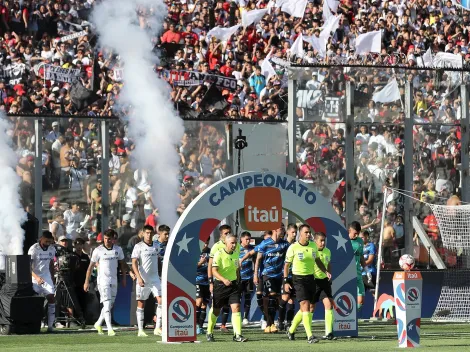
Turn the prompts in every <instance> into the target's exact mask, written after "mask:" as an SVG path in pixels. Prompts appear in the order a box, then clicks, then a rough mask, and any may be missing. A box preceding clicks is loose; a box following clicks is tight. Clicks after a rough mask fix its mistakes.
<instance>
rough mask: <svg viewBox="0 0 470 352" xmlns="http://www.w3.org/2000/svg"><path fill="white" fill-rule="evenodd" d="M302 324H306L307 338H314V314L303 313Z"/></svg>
mask: <svg viewBox="0 0 470 352" xmlns="http://www.w3.org/2000/svg"><path fill="white" fill-rule="evenodd" d="M302 323H303V324H304V328H305V333H306V334H307V338H309V337H310V336H312V313H310V312H302Z"/></svg>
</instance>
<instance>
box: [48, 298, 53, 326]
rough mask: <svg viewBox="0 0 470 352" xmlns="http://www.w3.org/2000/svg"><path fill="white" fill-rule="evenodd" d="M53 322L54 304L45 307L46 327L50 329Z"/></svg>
mask: <svg viewBox="0 0 470 352" xmlns="http://www.w3.org/2000/svg"><path fill="white" fill-rule="evenodd" d="M54 321H55V303H52V304H48V305H47V327H48V328H52V327H53V326H54Z"/></svg>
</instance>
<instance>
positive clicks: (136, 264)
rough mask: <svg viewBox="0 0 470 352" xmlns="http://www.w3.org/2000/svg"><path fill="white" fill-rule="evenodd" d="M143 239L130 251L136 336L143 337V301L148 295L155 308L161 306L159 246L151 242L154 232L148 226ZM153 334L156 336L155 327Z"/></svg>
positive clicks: (144, 229) (144, 230) (145, 228)
mask: <svg viewBox="0 0 470 352" xmlns="http://www.w3.org/2000/svg"><path fill="white" fill-rule="evenodd" d="M142 231H143V233H144V239H143V241H142V242H139V243H137V244H136V245H135V247H134V250H133V251H132V269H133V271H134V274H135V276H136V279H137V285H136V288H135V295H136V299H137V313H136V315H137V325H138V327H139V332H138V334H137V336H140V337H145V336H147V334H146V333H145V332H144V307H145V301H146V300H147V299H148V298H149V296H150V294H152V295H153V297H155V299H156V302H155V303H156V306H155V308H157V307H158V305H159V304H162V302H161V301H162V297H161V284H160V278H159V276H158V261H159V258H158V251H159V249H160V247H159V245H158V244H157V243H156V242H154V241H153V239H152V238H153V235H154V230H153V227H152V226H150V225H146V226H144V228H143V230H142ZM154 334H155V335H157V334H158V331H157V326H155V330H154Z"/></svg>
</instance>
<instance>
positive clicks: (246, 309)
mask: <svg viewBox="0 0 470 352" xmlns="http://www.w3.org/2000/svg"><path fill="white" fill-rule="evenodd" d="M250 309H251V293H245V307H244V310H243V318H244V319H248V317H249V315H250Z"/></svg>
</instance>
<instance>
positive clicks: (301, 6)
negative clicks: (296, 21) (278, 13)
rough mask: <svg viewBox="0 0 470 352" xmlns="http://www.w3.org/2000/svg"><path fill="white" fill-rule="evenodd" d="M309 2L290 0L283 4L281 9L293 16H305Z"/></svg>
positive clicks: (305, 0)
mask: <svg viewBox="0 0 470 352" xmlns="http://www.w3.org/2000/svg"><path fill="white" fill-rule="evenodd" d="M307 2H308V1H307V0H289V1H287V2H284V3H283V4H282V7H281V10H282V11H284V12H287V13H288V14H289V15H291V16H294V17H298V18H303V17H304V14H305V8H306V7H307Z"/></svg>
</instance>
